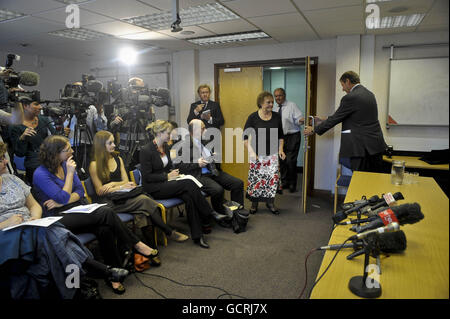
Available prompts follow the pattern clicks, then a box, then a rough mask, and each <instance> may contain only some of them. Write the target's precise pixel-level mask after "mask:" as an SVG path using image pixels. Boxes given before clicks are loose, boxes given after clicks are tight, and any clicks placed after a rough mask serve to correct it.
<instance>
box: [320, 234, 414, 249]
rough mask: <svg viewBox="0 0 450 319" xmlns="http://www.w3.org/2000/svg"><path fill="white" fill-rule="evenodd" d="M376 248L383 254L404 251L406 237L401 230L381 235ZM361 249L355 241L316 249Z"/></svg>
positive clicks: (359, 244) (358, 242)
mask: <svg viewBox="0 0 450 319" xmlns="http://www.w3.org/2000/svg"><path fill="white" fill-rule="evenodd" d="M377 242H378V247H379V248H380V251H382V252H384V253H399V252H401V251H404V250H405V249H406V236H405V233H404V232H403V230H399V231H394V232H388V233H382V234H379V235H378V238H377ZM362 247H363V242H362V241H355V242H353V243H347V244H343V245H342V244H334V245H328V246H322V247H319V248H317V249H318V250H338V249H341V248H353V249H355V250H359V249H361V248H362Z"/></svg>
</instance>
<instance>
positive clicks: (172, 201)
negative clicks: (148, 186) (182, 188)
mask: <svg viewBox="0 0 450 319" xmlns="http://www.w3.org/2000/svg"><path fill="white" fill-rule="evenodd" d="M156 201H157V202H158V203H160V204H162V205H163V206H164V207H165V208H172V207H175V206H178V205H181V204H184V202H183V200H182V199H180V198H169V199H157V200H156Z"/></svg>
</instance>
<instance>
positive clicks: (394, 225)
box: [349, 222, 400, 240]
mask: <svg viewBox="0 0 450 319" xmlns="http://www.w3.org/2000/svg"><path fill="white" fill-rule="evenodd" d="M399 229H400V226H399V224H398V223H396V222H392V223H390V224H388V225H386V226H383V227H378V228H375V229H370V230H368V231H365V232H363V233H359V234H356V235H353V236H351V237H349V240H356V239H362V238H366V237H367V236H369V235H372V234H383V233H387V232H395V231H397V230H399Z"/></svg>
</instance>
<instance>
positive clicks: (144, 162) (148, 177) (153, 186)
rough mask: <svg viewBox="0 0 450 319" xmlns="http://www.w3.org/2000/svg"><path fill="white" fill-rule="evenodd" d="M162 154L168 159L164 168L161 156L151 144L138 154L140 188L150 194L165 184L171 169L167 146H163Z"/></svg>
mask: <svg viewBox="0 0 450 319" xmlns="http://www.w3.org/2000/svg"><path fill="white" fill-rule="evenodd" d="M164 152H165V153H166V155H167V158H168V159H169V163H168V164H167V166H166V167H164V165H163V162H162V160H161V155H160V154H159V152H158V149H157V148H156V146H155V144H153V142H150V143H148V144H147V145H145V146H144V147H143V148H142V149H141V151H140V153H139V158H140V162H141V174H142V186H144V189H145V191H146V192H148V193H150V194H151V193H153V192H155V191H157V190H159V189H160V185H161V184H163V183H165V182H167V173H169V172H170V170H171V169H173V167H172V160H171V159H170V148H169V146H168V145H167V144H164Z"/></svg>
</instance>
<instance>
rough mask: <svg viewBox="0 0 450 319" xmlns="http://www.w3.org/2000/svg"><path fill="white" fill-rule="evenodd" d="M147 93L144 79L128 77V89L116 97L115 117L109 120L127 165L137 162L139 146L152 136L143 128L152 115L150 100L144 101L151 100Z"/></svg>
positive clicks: (150, 120) (151, 118) (151, 119)
mask: <svg viewBox="0 0 450 319" xmlns="http://www.w3.org/2000/svg"><path fill="white" fill-rule="evenodd" d="M141 93H142V94H141ZM147 94H148V93H147V91H146V87H145V83H144V80H142V79H141V78H138V77H132V78H130V79H129V80H128V89H122V94H121V97H120V98H119V99H118V100H119V101H120V103H119V104H118V105H116V106H115V110H114V112H113V115H112V116H113V117H114V118H115V119H114V120H113V121H111V126H110V128H111V131H112V132H113V133H118V134H119V141H120V142H119V143H118V144H119V151H120V153H121V155H122V156H123V157H124V158H126V159H127V163H126V164H127V166H128V165H129V164H130V162H131V161H133V160H134V162H135V163H139V151H140V147H142V146H144V145H145V144H147V143H148V142H149V141H150V139H152V138H153V137H151V138H150V137H149V135H148V133H147V132H146V130H145V128H146V127H147V125H148V124H149V123H151V122H152V121H153V117H154V115H153V111H152V107H151V106H150V101H146V99H148V100H151V98H150V96H149V95H147ZM124 95H125V96H124ZM141 98H142V99H143V100H144V102H142V101H141V100H140V99H141ZM135 151H137V153H136V154H134V152H135ZM134 162H133V163H134Z"/></svg>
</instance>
